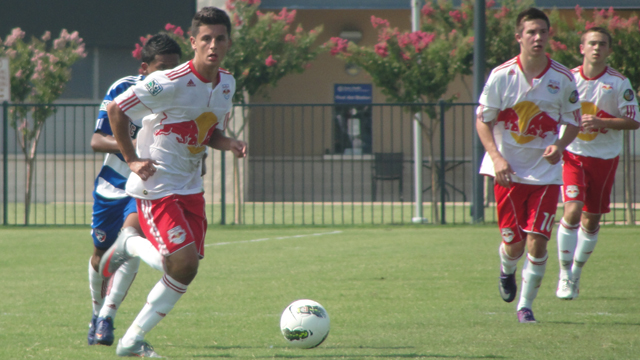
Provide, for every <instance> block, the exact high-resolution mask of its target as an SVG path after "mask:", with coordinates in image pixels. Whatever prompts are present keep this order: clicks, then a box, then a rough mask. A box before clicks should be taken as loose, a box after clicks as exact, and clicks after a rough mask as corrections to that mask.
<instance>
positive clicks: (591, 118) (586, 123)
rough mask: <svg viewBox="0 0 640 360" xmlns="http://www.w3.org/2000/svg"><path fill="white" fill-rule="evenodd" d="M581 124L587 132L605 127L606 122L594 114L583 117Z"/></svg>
mask: <svg viewBox="0 0 640 360" xmlns="http://www.w3.org/2000/svg"><path fill="white" fill-rule="evenodd" d="M580 124H581V125H582V128H583V129H585V131H591V130H597V129H602V128H604V127H605V124H604V121H602V120H601V119H600V118H598V117H596V116H595V115H592V114H584V115H582V121H581V123H580Z"/></svg>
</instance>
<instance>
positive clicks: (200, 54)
mask: <svg viewBox="0 0 640 360" xmlns="http://www.w3.org/2000/svg"><path fill="white" fill-rule="evenodd" d="M230 46H231V39H230V38H229V35H228V34H227V27H226V26H224V25H221V24H217V25H201V26H200V27H199V28H198V34H197V35H196V37H195V38H194V37H193V36H192V37H191V47H192V48H193V50H194V51H195V55H194V58H193V59H194V62H196V63H198V64H200V65H204V66H205V67H211V68H215V67H220V65H221V64H222V60H223V59H224V57H225V56H226V55H227V51H228V50H229V47H230Z"/></svg>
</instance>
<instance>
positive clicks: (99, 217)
mask: <svg viewBox="0 0 640 360" xmlns="http://www.w3.org/2000/svg"><path fill="white" fill-rule="evenodd" d="M180 56H181V50H180V46H179V45H178V43H177V42H175V40H173V39H171V38H170V37H169V36H167V35H162V34H161V35H155V36H153V37H151V38H150V39H149V40H148V41H147V43H146V44H145V45H144V47H143V48H142V64H141V65H140V70H141V71H140V72H141V75H138V76H127V77H124V78H122V79H120V80H118V81H116V82H115V83H113V85H111V87H110V88H109V91H107V95H106V96H105V97H104V100H103V101H102V105H101V106H100V112H99V113H98V119H97V121H96V127H95V132H94V134H93V136H92V138H91V148H92V149H93V150H94V151H96V152H103V153H106V155H105V159H104V163H103V165H102V169H101V170H100V173H99V174H98V177H97V178H96V181H95V189H94V191H93V198H94V203H93V216H92V220H91V228H92V230H91V236H92V237H93V244H94V249H93V255H92V256H91V259H90V260H89V289H90V290H91V298H92V302H93V316H92V317H91V322H90V323H89V334H88V335H87V340H88V343H89V345H94V344H101V345H111V344H113V340H114V336H113V321H114V319H115V317H116V312H117V310H118V307H119V306H120V304H121V303H122V301H123V300H124V297H125V296H126V295H127V291H128V289H129V287H130V286H131V283H132V282H133V279H134V278H135V276H136V274H137V272H138V266H139V264H140V259H139V258H137V257H136V258H131V259H130V260H129V261H127V262H125V263H124V264H123V265H122V266H121V267H120V268H119V269H118V271H117V272H115V274H114V276H113V277H112V278H111V281H108V280H105V279H103V277H102V276H101V275H100V274H99V273H98V266H99V264H100V260H101V258H102V256H103V254H104V252H105V251H106V250H107V249H108V248H109V247H110V246H111V245H112V244H113V243H114V242H115V240H116V238H117V236H118V232H119V231H120V229H121V228H123V227H124V228H128V229H130V231H131V233H132V234H133V235H134V237H133V238H132V239H131V241H139V242H141V243H144V244H149V242H148V241H147V240H146V239H144V238H142V237H140V236H139V234H141V233H142V231H141V230H140V225H139V222H138V213H137V210H136V202H135V199H133V198H132V197H130V196H128V195H127V194H125V190H124V185H125V182H126V180H127V178H128V177H129V174H130V173H131V170H129V167H128V166H127V163H126V162H124V159H123V158H122V155H121V154H120V150H119V149H118V145H117V143H116V140H115V138H114V137H113V132H112V131H111V126H110V124H109V117H108V115H107V105H108V104H109V103H110V102H111V101H113V99H115V98H116V97H117V96H118V95H120V94H122V93H123V92H125V91H126V90H127V89H128V88H129V87H131V86H133V85H134V84H135V83H137V82H138V81H141V80H143V79H144V78H145V76H147V75H149V74H151V73H152V72H154V71H156V70H165V69H171V68H174V67H176V66H177V65H178V64H179V62H180ZM127 128H128V133H129V136H130V137H131V139H135V138H136V135H137V133H138V130H139V128H140V120H138V121H136V122H135V123H134V122H131V123H129V124H127ZM133 141H135V140H133ZM149 247H150V248H151V249H154V248H153V247H152V246H151V245H150V244H149ZM147 261H148V262H149V263H150V265H152V267H155V268H156V269H159V270H162V257H161V256H160V255H159V253H157V252H156V254H155V255H154V254H152V253H150V255H149V258H148V259H147Z"/></svg>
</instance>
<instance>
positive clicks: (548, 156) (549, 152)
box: [542, 110, 580, 165]
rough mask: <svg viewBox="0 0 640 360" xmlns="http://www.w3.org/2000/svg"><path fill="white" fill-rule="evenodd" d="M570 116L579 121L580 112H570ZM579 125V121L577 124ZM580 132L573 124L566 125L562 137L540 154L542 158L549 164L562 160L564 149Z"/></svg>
mask: <svg viewBox="0 0 640 360" xmlns="http://www.w3.org/2000/svg"><path fill="white" fill-rule="evenodd" d="M572 116H573V117H574V119H580V110H575V111H573V112H572ZM577 123H578V124H579V123H580V122H579V121H578V122H577ZM579 132H580V127H579V126H576V125H573V124H566V127H565V129H564V133H563V134H562V137H561V138H559V139H558V140H556V142H555V143H553V145H549V146H547V148H546V149H545V150H544V153H543V154H542V157H543V158H545V160H547V161H548V162H549V163H550V164H553V165H555V164H557V163H559V162H560V160H562V153H563V152H564V149H566V147H567V146H569V144H571V142H572V141H573V140H574V139H575V138H576V136H578V133H579Z"/></svg>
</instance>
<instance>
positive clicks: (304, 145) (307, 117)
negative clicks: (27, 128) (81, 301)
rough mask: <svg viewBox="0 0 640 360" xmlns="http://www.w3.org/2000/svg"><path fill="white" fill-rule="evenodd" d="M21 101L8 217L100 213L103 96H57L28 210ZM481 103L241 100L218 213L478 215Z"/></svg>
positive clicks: (210, 163) (628, 215) (14, 220)
mask: <svg viewBox="0 0 640 360" xmlns="http://www.w3.org/2000/svg"><path fill="white" fill-rule="evenodd" d="M18 106H27V107H28V105H14V104H6V103H5V104H4V105H3V106H2V114H3V116H2V123H3V127H2V133H1V134H0V138H1V139H2V144H3V146H2V148H3V150H2V173H1V179H2V199H1V201H2V208H1V209H0V214H1V219H2V224H4V225H22V224H29V225H54V224H55V225H58V224H60V225H62V224H64V225H70V224H77V225H88V224H90V223H91V207H92V203H93V198H92V195H91V193H92V190H93V184H94V180H95V177H96V176H97V174H98V172H99V170H100V167H101V165H102V161H103V155H102V154H99V153H94V152H93V151H92V150H91V147H90V139H91V135H92V133H93V128H94V124H95V118H96V116H97V113H98V105H96V104H80V105H79V104H55V105H53V106H54V107H55V109H56V111H55V112H54V114H53V115H52V116H51V117H50V118H49V119H47V121H46V122H45V124H44V126H43V128H42V132H41V138H40V140H39V141H38V144H37V147H36V157H35V160H34V162H33V179H32V181H31V182H32V184H31V195H30V198H31V201H30V204H31V206H30V210H29V215H28V219H27V218H26V216H25V199H26V198H28V196H27V195H26V190H27V187H26V184H27V174H28V171H27V168H26V166H25V159H26V157H25V153H24V152H23V149H22V146H21V141H20V139H19V134H21V132H20V131H18V132H17V131H16V130H15V128H14V127H13V126H10V123H12V120H13V122H15V120H17V119H16V114H17V112H16V111H15V109H17V107H18ZM474 110H475V104H470V103H459V104H445V103H440V104H420V105H416V104H354V105H343V104H302V105H283V104H251V105H246V106H238V107H236V108H235V109H234V116H233V117H232V120H231V121H230V123H229V127H228V129H229V133H230V134H233V135H234V136H238V137H240V138H242V139H244V140H246V141H247V142H248V143H249V156H248V158H246V159H243V160H240V161H236V160H234V159H233V158H232V157H231V156H230V155H229V154H223V153H219V152H217V151H216V152H210V156H209V157H208V158H207V168H208V172H207V174H206V175H205V178H204V180H205V181H204V183H205V197H206V199H207V203H208V206H209V208H208V217H209V221H210V223H222V224H229V223H242V224H296V225H305V224H306V225H342V224H389V223H394V224H409V223H412V222H416V221H423V220H424V221H425V222H430V223H453V224H467V223H472V222H474V220H473V219H472V217H471V207H472V206H473V204H472V202H471V199H473V198H474V197H473V191H474V189H473V186H472V184H473V176H477V166H476V165H474V164H472V151H473V146H472V143H473V139H474V137H473V136H474V135H473V127H474V121H475V115H474ZM416 111H417V112H418V113H419V114H420V116H421V124H422V126H421V134H420V140H421V143H422V149H421V150H420V151H418V152H419V153H420V154H421V156H415V155H414V154H416V141H415V140H416V136H415V132H414V129H415V128H416V127H415V126H414V124H415V122H416V117H415V115H414V112H416ZM635 144H636V137H635V134H634V133H631V134H630V136H629V142H628V143H626V144H625V146H628V148H629V155H628V156H627V157H625V158H624V159H623V161H621V163H620V166H619V168H618V172H617V174H616V183H615V187H614V192H613V195H612V200H613V211H612V212H611V213H610V214H608V215H606V216H605V217H604V221H605V222H615V223H626V222H629V221H631V220H632V219H635V208H636V181H637V180H636V179H640V178H639V177H638V176H637V171H636V166H635V164H636V155H635V154H636V146H635ZM415 158H418V160H417V161H418V166H416V162H415ZM416 169H418V171H419V174H416ZM416 179H418V180H420V183H419V184H418V183H416ZM489 182H490V181H488V182H487V181H486V182H485V183H486V184H485V187H484V189H483V192H484V193H485V196H484V198H485V201H484V203H483V204H482V206H483V208H484V218H483V219H482V221H485V222H494V221H495V220H496V215H495V208H494V204H493V195H492V185H491V184H490V183H489ZM418 192H419V194H418ZM417 198H418V199H419V200H420V203H419V204H417V203H416V201H415V200H416V199H417ZM559 212H561V208H560V209H559ZM417 215H420V216H417ZM557 218H559V216H558V217H557ZM27 220H28V221H27Z"/></svg>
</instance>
